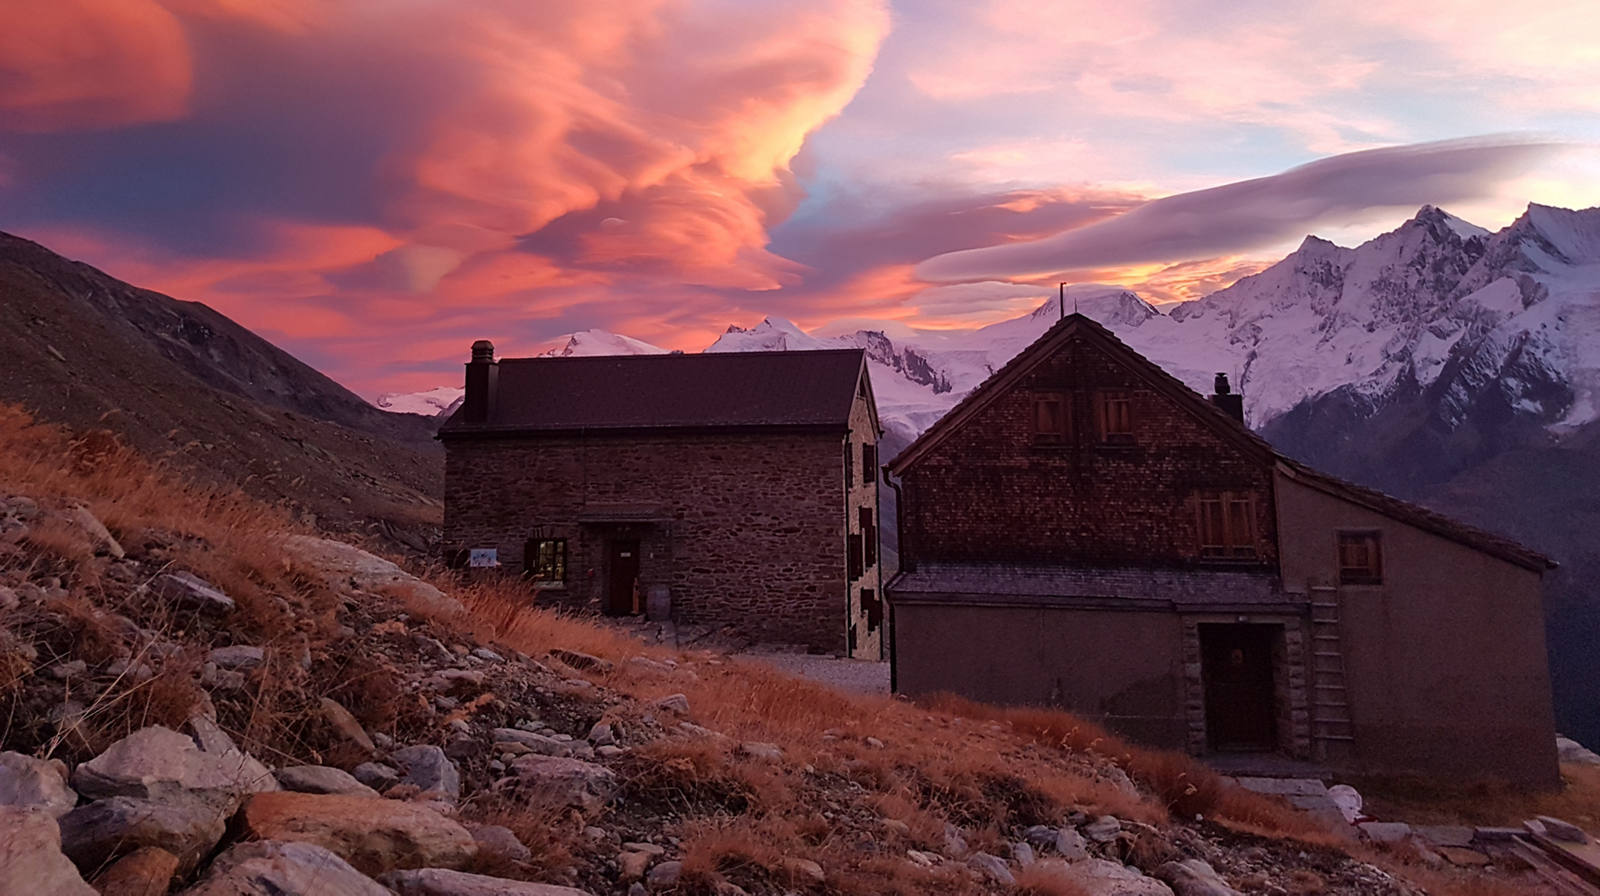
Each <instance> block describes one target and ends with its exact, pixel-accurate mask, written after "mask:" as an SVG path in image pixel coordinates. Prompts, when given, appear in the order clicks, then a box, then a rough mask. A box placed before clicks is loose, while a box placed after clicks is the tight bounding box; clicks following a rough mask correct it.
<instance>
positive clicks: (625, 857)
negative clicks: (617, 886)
mask: <svg viewBox="0 0 1600 896" xmlns="http://www.w3.org/2000/svg"><path fill="white" fill-rule="evenodd" d="M655 860H656V857H655V856H653V855H651V854H650V853H647V852H638V851H635V850H629V849H625V850H623V851H622V852H620V853H618V854H617V868H618V869H619V870H620V872H621V875H622V879H623V880H639V879H640V878H642V877H644V873H645V872H646V871H649V870H650V863H651V862H654V861H655Z"/></svg>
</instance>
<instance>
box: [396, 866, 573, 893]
mask: <svg viewBox="0 0 1600 896" xmlns="http://www.w3.org/2000/svg"><path fill="white" fill-rule="evenodd" d="M382 880H383V882H384V884H385V885H387V886H388V887H389V889H391V890H393V891H394V892H395V893H397V894H399V896H589V894H588V893H587V892H585V891H583V890H576V889H573V888H572V887H560V886H556V885H555V884H535V883H529V882H527V881H521V880H505V879H503V878H498V877H485V876H483V875H481V874H467V873H465V872H461V871H448V870H445V869H443V868H424V869H421V870H418V871H395V872H393V873H390V874H385V875H384V876H383V877H382Z"/></svg>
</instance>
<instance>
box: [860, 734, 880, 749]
mask: <svg viewBox="0 0 1600 896" xmlns="http://www.w3.org/2000/svg"><path fill="white" fill-rule="evenodd" d="M862 743H864V744H866V745H867V746H869V747H871V748H872V749H874V750H881V749H883V741H881V740H879V739H878V738H876V737H868V738H866V739H865V740H863V741H862Z"/></svg>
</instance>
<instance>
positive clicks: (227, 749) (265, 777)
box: [186, 715, 278, 792]
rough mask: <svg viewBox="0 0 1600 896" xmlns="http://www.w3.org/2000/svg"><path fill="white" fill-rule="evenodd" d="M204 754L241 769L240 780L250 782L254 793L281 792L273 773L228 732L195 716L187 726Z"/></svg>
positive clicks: (249, 787) (226, 765) (205, 716)
mask: <svg viewBox="0 0 1600 896" xmlns="http://www.w3.org/2000/svg"><path fill="white" fill-rule="evenodd" d="M186 724H187V727H188V729H189V733H190V735H192V736H193V737H194V742H195V743H196V744H198V745H199V747H200V752H202V753H205V754H207V755H209V756H214V757H216V758H217V759H218V760H219V761H220V762H221V763H222V764H223V766H224V767H226V768H229V769H237V770H238V777H239V779H240V780H241V781H244V782H246V784H247V785H248V789H249V790H250V791H252V792H259V791H263V790H277V789H278V779H277V777H276V776H274V775H273V774H272V769H270V768H267V767H266V766H265V765H263V764H262V763H260V762H258V761H257V760H256V758H255V757H254V756H251V755H250V754H249V753H246V752H245V751H243V750H241V749H239V745H238V744H235V743H234V742H233V738H231V737H229V736H228V733H227V732H226V731H223V730H222V728H221V727H220V726H219V725H217V722H216V720H215V719H213V718H211V717H210V716H207V715H194V716H190V717H189V721H188V722H187V723H186Z"/></svg>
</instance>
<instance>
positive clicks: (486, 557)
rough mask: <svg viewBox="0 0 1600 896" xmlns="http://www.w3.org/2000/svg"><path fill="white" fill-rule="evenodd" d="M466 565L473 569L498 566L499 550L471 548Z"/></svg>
mask: <svg viewBox="0 0 1600 896" xmlns="http://www.w3.org/2000/svg"><path fill="white" fill-rule="evenodd" d="M467 565H468V566H471V567H473V568H477V567H481V566H499V565H500V550H499V548H473V549H472V551H471V553H470V554H469V555H468V558H467Z"/></svg>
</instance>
